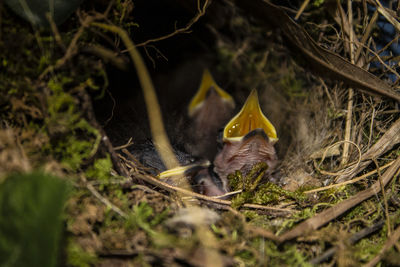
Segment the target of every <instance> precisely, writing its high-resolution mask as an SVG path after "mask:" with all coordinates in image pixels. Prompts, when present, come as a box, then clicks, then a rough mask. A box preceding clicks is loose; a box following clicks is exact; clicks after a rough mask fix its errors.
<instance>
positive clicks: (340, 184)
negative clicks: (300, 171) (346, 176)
mask: <svg viewBox="0 0 400 267" xmlns="http://www.w3.org/2000/svg"><path fill="white" fill-rule="evenodd" d="M393 162H394V161H391V162H389V163H388V164H386V165H384V166H382V167H380V168H379V170H384V169H386V168H387V167H389V166H391V165H392V164H393ZM377 172H378V170H377V169H375V170H373V171H370V172H368V173H366V174H364V175H361V176H360V177H357V178H354V179H352V180H349V181H346V182H342V183H338V184H331V185H328V186H324V187H319V188H316V189H312V190H308V191H304V192H303V193H304V194H311V193H316V192H320V191H324V190H328V189H331V188H335V187H340V186H344V185H348V184H354V183H356V182H358V181H361V180H362V179H365V178H367V177H369V176H371V175H373V174H375V173H377Z"/></svg>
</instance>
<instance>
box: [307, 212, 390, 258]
mask: <svg viewBox="0 0 400 267" xmlns="http://www.w3.org/2000/svg"><path fill="white" fill-rule="evenodd" d="M384 224H385V221H384V220H381V221H379V222H377V223H375V224H374V225H372V226H371V227H368V228H364V229H362V230H361V231H359V232H357V233H355V234H353V235H352V236H351V237H350V238H349V239H348V241H349V243H350V245H353V244H355V243H356V242H358V241H359V240H361V239H363V238H364V237H366V236H368V235H370V234H372V233H373V232H375V231H377V230H379V229H381V228H382V226H383V225H384ZM336 251H337V247H332V248H330V249H328V250H327V251H325V252H324V253H322V254H321V255H320V256H318V257H316V258H314V259H312V260H311V261H310V264H312V265H316V264H319V263H321V262H324V261H327V260H328V259H329V258H331V257H332V256H333V255H334V254H335V252H336Z"/></svg>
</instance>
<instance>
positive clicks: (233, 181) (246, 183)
mask: <svg viewBox="0 0 400 267" xmlns="http://www.w3.org/2000/svg"><path fill="white" fill-rule="evenodd" d="M267 169H268V165H267V164H266V163H264V162H261V163H258V164H255V165H254V166H253V168H252V169H251V171H250V172H249V174H248V175H246V177H244V178H243V175H242V173H241V172H240V171H236V172H235V173H234V174H230V175H228V182H229V186H230V187H231V188H232V190H233V191H236V190H243V192H242V193H240V194H238V195H236V196H235V197H234V198H233V199H232V207H234V208H238V207H240V206H241V205H243V204H244V203H254V204H268V203H277V202H278V201H279V200H281V199H282V198H290V199H293V200H295V201H297V202H299V203H302V202H304V201H305V200H307V196H306V195H305V194H304V193H303V192H302V190H297V191H295V192H291V191H287V190H284V189H283V188H282V187H280V186H278V185H276V184H273V183H269V182H268V183H266V184H262V185H259V183H260V181H261V179H262V178H263V176H264V174H265V172H266V171H267Z"/></svg>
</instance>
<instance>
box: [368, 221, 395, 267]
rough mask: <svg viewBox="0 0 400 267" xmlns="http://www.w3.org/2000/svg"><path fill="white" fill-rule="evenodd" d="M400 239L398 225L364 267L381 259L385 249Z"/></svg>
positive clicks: (372, 264)
mask: <svg viewBox="0 0 400 267" xmlns="http://www.w3.org/2000/svg"><path fill="white" fill-rule="evenodd" d="M399 239H400V226H398V227H397V229H396V231H394V232H393V234H392V235H391V236H390V237H389V238H388V240H387V241H386V243H385V245H384V246H383V248H382V249H381V250H380V251H379V253H378V255H376V256H375V258H373V259H372V260H371V261H370V262H368V263H367V264H366V265H364V266H365V267H372V266H375V265H376V264H378V262H379V261H380V260H381V259H382V257H383V255H385V253H386V251H388V250H389V249H390V248H391V247H393V245H394V244H395V243H396V242H397V240H399Z"/></svg>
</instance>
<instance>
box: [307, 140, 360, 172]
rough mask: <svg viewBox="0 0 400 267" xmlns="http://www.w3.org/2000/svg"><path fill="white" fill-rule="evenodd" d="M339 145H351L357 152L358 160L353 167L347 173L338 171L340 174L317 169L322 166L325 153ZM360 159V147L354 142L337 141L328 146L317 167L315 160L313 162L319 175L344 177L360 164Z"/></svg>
mask: <svg viewBox="0 0 400 267" xmlns="http://www.w3.org/2000/svg"><path fill="white" fill-rule="evenodd" d="M341 143H345V144H346V143H348V144H352V145H354V146H355V147H356V148H357V150H358V155H359V156H358V160H357V162H356V163H355V165H354V166H353V167H352V168H351V169H349V170H347V171H343V170H342V171H340V172H328V171H324V170H321V169H320V168H319V166H320V165H321V164H322V162H323V161H324V159H325V157H326V153H327V152H328V151H329V150H330V149H331V148H332V147H334V146H337V145H338V144H341ZM361 157H362V155H361V149H360V147H359V146H358V145H357V144H356V143H354V142H352V141H347V140H342V141H338V142H336V143H334V144H332V145H330V146H328V147H327V148H326V149H325V150H324V153H323V154H322V158H321V161H320V163H319V164H318V165H316V163H315V160H314V167H315V168H316V169H317V170H318V171H319V172H320V173H322V174H325V175H332V176H339V175H346V174H349V173H351V172H353V171H354V170H355V169H356V168H357V167H358V165H359V164H360V162H361ZM351 165H352V164H351Z"/></svg>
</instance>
